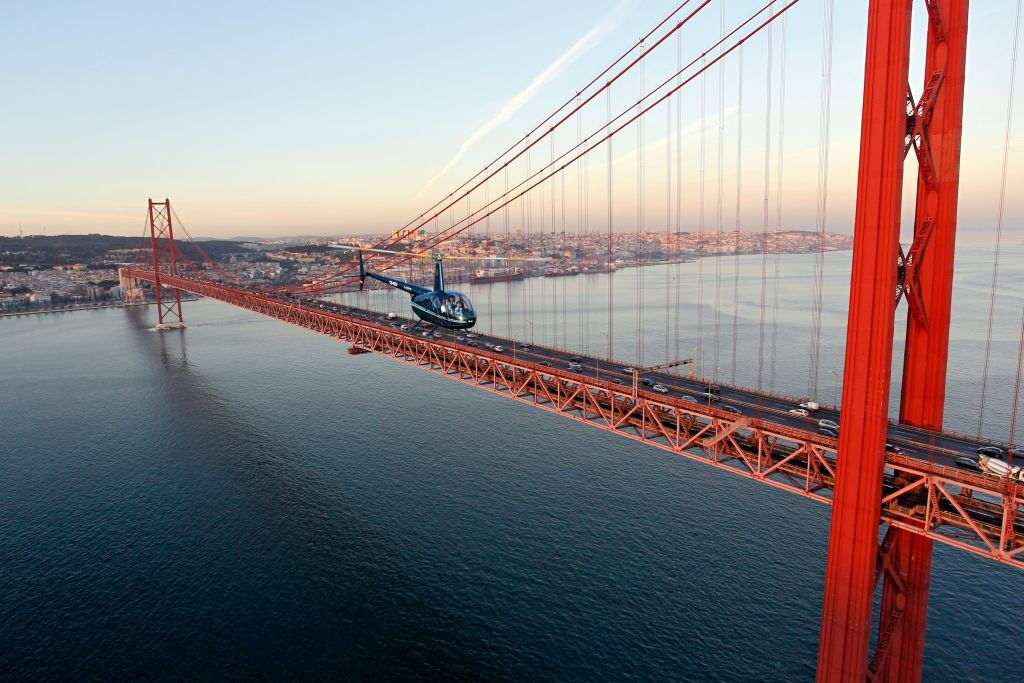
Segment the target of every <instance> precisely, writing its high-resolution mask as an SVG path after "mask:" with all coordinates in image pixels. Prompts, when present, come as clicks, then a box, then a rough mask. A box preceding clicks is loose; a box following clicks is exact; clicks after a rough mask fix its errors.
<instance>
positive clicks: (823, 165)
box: [807, 0, 835, 401]
mask: <svg viewBox="0 0 1024 683" xmlns="http://www.w3.org/2000/svg"><path fill="white" fill-rule="evenodd" d="M824 4H825V21H824V27H823V31H822V46H821V62H822V71H821V109H820V112H819V116H820V118H819V121H818V202H817V207H816V208H817V210H816V212H815V217H816V219H817V226H816V227H817V230H816V234H815V251H814V283H813V286H812V288H813V302H812V309H811V316H812V327H813V329H812V331H811V353H810V357H809V360H808V382H807V394H808V396H810V398H811V399H812V400H815V401H816V400H818V374H819V372H820V370H821V306H822V286H823V280H824V277H825V252H824V248H823V247H824V241H825V226H826V225H827V223H828V154H829V146H830V145H829V143H830V128H831V123H832V17H833V14H834V12H835V0H824Z"/></svg>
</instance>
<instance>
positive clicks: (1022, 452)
mask: <svg viewBox="0 0 1024 683" xmlns="http://www.w3.org/2000/svg"><path fill="white" fill-rule="evenodd" d="M1006 454H1007V455H1009V456H1010V457H1012V458H1024V448H1011V449H1010V450H1008V451H1006Z"/></svg>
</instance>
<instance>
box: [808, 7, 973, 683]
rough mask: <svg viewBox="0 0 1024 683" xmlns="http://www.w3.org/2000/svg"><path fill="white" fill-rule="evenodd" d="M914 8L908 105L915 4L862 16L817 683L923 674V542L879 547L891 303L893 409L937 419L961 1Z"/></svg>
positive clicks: (954, 183) (905, 539) (962, 39)
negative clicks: (899, 320)
mask: <svg viewBox="0 0 1024 683" xmlns="http://www.w3.org/2000/svg"><path fill="white" fill-rule="evenodd" d="M924 3H925V6H926V8H927V11H928V16H929V22H928V48H927V50H928V52H927V55H926V67H925V81H926V82H925V87H924V89H923V90H922V92H921V94H920V99H919V101H917V102H915V101H914V99H913V95H912V94H911V93H910V92H908V85H907V77H908V66H909V47H910V20H911V13H912V9H913V0H871V2H870V5H869V10H868V44H867V54H866V60H865V74H864V75H865V78H864V103H863V120H862V122H861V147H860V172H859V177H858V186H857V212H856V219H855V223H854V252H853V273H852V277H851V284H850V292H851V297H850V313H849V320H848V329H847V340H846V360H845V363H846V365H845V370H844V373H845V374H844V376H845V381H844V388H843V407H844V409H843V430H842V431H841V432H840V437H839V464H838V471H837V481H836V490H835V500H834V505H833V510H832V523H831V530H830V538H829V551H828V566H827V568H826V574H825V596H824V604H823V608H822V623H821V640H820V646H819V651H818V680H819V681H858V682H862V681H864V680H865V679H872V680H886V681H918V680H920V678H921V666H922V663H923V652H924V631H925V622H926V617H927V609H928V588H929V576H930V570H931V541H930V540H929V539H927V538H924V537H921V536H918V535H916V534H912V533H910V532H906V531H903V530H899V529H893V528H890V529H889V530H888V531H887V533H886V536H885V539H884V540H883V542H882V544H881V546H879V544H878V535H879V524H880V521H881V509H880V503H879V501H880V500H881V493H882V470H883V467H884V462H885V433H886V427H887V424H888V407H889V380H890V377H891V371H892V367H891V358H892V347H893V327H894V319H895V310H894V308H895V303H897V302H898V301H899V299H900V298H903V297H905V298H906V299H907V302H908V307H909V309H910V315H908V338H907V345H906V350H905V355H906V360H905V364H904V375H903V389H902V391H903V394H902V401H901V415H900V416H901V419H902V420H904V421H907V422H909V423H912V424H920V425H924V426H929V427H934V428H938V427H941V424H942V408H943V403H944V398H945V392H944V386H945V371H946V356H947V347H948V337H949V305H950V298H951V293H952V270H953V247H954V235H955V229H956V208H957V194H958V184H959V162H960V139H961V122H962V112H963V85H964V61H965V53H966V37H967V6H968V0H924ZM911 148H913V149H914V151H915V153H916V155H917V157H918V168H919V171H918V193H917V216H916V218H915V224H914V240H913V243H912V244H911V247H910V249H909V250H908V251H907V252H906V253H904V252H903V250H902V247H900V245H899V233H900V209H901V203H902V182H903V169H904V158H905V156H906V154H907V153H908V152H909V150H910V149H911ZM929 244H930V245H931V246H930V247H929ZM926 248H927V252H926ZM926 253H927V257H925V254H926ZM894 292H895V293H896V297H895V298H896V301H895V302H894V300H893V299H894V296H893V293H894ZM854 293H856V294H854ZM879 576H882V577H884V588H883V598H882V611H881V614H880V615H879V619H878V627H879V630H878V634H877V637H876V652H875V654H874V656H873V657H872V658H871V659H870V661H869V659H868V650H869V647H870V643H871V627H872V619H871V616H872V604H873V599H874V594H875V588H876V584H877V577H879Z"/></svg>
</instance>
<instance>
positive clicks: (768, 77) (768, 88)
mask: <svg viewBox="0 0 1024 683" xmlns="http://www.w3.org/2000/svg"><path fill="white" fill-rule="evenodd" d="M773 35H775V26H774V25H773V26H770V27H769V28H768V36H767V41H768V56H767V59H765V70H766V72H767V73H766V74H765V89H764V91H765V104H764V106H765V113H764V197H763V199H764V207H763V209H764V213H763V220H762V223H761V319H760V324H759V326H758V334H759V341H758V345H757V389H758V391H760V390H761V389H763V388H764V330H765V315H766V312H767V306H766V303H767V302H766V299H765V293H766V292H767V291H768V222H769V221H768V215H769V208H768V207H769V197H770V194H769V193H770V191H771V160H772V56H773V55H774V54H775V49H774V46H773V45H772V36H773Z"/></svg>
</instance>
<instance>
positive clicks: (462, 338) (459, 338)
mask: <svg viewBox="0 0 1024 683" xmlns="http://www.w3.org/2000/svg"><path fill="white" fill-rule="evenodd" d="M455 339H456V340H457V341H466V338H465V337H464V336H462V335H461V334H460V335H459V336H457V337H456V338H455Z"/></svg>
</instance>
